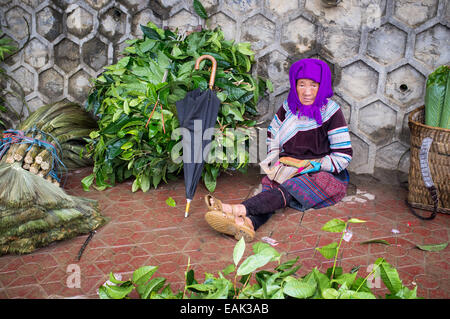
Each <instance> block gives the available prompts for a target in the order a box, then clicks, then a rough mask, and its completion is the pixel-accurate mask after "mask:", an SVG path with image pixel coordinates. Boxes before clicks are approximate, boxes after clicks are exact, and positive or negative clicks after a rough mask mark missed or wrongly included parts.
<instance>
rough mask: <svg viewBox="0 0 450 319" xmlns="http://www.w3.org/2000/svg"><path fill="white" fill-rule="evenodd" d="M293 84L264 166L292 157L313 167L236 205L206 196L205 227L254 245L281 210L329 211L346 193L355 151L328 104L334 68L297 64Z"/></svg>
mask: <svg viewBox="0 0 450 319" xmlns="http://www.w3.org/2000/svg"><path fill="white" fill-rule="evenodd" d="M289 81H290V91H289V94H288V97H287V99H286V100H285V102H284V103H283V105H282V106H281V107H280V108H279V110H278V111H277V113H276V114H275V116H274V118H273V120H272V121H271V123H270V125H269V127H268V133H267V135H268V136H267V137H268V139H267V141H268V155H267V158H266V160H264V161H263V162H268V161H270V162H272V163H273V162H276V160H277V159H278V158H282V157H291V158H295V159H299V160H310V163H311V165H312V168H309V169H304V170H302V171H300V170H299V172H298V174H296V175H295V176H294V177H291V178H289V179H287V180H285V181H283V182H281V184H280V183H277V182H275V181H273V180H270V179H269V178H268V176H264V178H263V179H262V182H261V183H262V185H263V191H262V192H261V193H259V194H257V195H256V196H253V197H251V198H249V199H247V200H245V201H244V202H242V203H241V204H238V205H228V204H224V203H221V201H220V200H218V199H215V198H214V197H212V196H211V195H207V196H206V197H205V201H206V204H207V206H208V208H209V211H208V212H207V213H206V214H205V219H206V221H207V223H208V224H209V225H210V226H211V227H212V228H214V229H215V230H217V231H219V232H221V233H224V234H227V235H231V236H234V237H235V238H236V239H237V240H239V239H240V238H241V237H244V239H245V240H246V241H251V240H253V238H254V236H255V231H256V230H257V229H258V228H259V227H260V226H261V225H263V224H264V223H265V222H266V221H267V220H268V219H269V218H270V216H272V215H273V214H274V212H275V210H277V209H280V208H284V207H287V206H289V207H291V208H294V209H297V210H300V211H305V210H307V209H310V208H314V209H318V208H322V207H327V206H331V205H334V204H336V203H337V202H339V201H340V200H341V199H342V198H343V197H344V196H345V194H346V191H347V185H348V181H349V175H348V172H347V170H346V168H347V166H348V165H349V163H350V161H351V159H352V147H351V143H350V134H349V131H348V127H347V123H346V121H345V118H344V115H343V113H342V110H341V109H340V107H339V105H338V104H336V103H335V102H334V101H332V100H330V99H328V98H329V97H331V96H332V95H333V90H332V87H331V71H330V68H329V67H328V65H327V64H326V63H325V62H323V61H321V60H317V59H303V60H299V61H297V62H295V63H294V64H293V65H292V66H291V68H290V70H289ZM275 165H283V164H279V162H277V163H276V164H275ZM273 167H274V166H272V168H273Z"/></svg>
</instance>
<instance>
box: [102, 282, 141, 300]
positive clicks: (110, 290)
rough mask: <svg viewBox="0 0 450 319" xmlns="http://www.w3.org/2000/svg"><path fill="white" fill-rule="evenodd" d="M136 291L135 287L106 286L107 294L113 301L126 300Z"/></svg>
mask: <svg viewBox="0 0 450 319" xmlns="http://www.w3.org/2000/svg"><path fill="white" fill-rule="evenodd" d="M133 289H134V287H133V285H129V286H128V285H126V286H110V285H106V286H105V290H104V291H105V292H106V294H107V295H108V296H109V297H111V298H112V299H124V298H125V297H126V296H127V295H128V294H129V293H130V292H132V291H133Z"/></svg>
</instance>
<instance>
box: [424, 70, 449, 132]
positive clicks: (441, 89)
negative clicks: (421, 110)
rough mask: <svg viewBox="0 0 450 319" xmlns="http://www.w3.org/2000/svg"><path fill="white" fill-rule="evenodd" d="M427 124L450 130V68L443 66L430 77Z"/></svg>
mask: <svg viewBox="0 0 450 319" xmlns="http://www.w3.org/2000/svg"><path fill="white" fill-rule="evenodd" d="M425 124H426V125H429V126H434V127H442V128H447V129H448V128H450V67H449V66H446V65H442V66H440V67H438V68H437V69H436V70H435V71H434V72H433V73H431V74H430V75H429V76H428V79H427V84H426V92H425Z"/></svg>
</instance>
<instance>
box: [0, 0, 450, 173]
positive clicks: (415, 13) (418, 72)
mask: <svg viewBox="0 0 450 319" xmlns="http://www.w3.org/2000/svg"><path fill="white" fill-rule="evenodd" d="M192 2H193V1H192V0H111V1H108V0H85V1H79V0H0V4H1V6H0V19H1V29H2V30H3V31H4V33H5V36H8V37H10V38H12V39H13V40H14V41H15V43H16V45H18V46H19V47H22V46H24V49H23V50H21V51H20V53H19V54H16V55H13V56H11V57H9V58H8V59H7V60H6V61H5V63H4V64H3V67H4V68H5V69H6V71H7V73H8V74H9V75H11V76H12V77H13V78H14V79H15V80H17V82H18V83H20V84H21V86H22V88H23V98H24V100H25V101H26V102H27V104H28V105H29V107H30V108H31V110H33V109H36V108H37V107H39V106H41V105H42V104H43V103H48V102H52V101H56V100H60V99H68V100H70V101H77V102H80V103H83V102H84V101H85V99H86V97H87V95H88V92H89V88H90V79H92V78H95V77H96V76H97V75H98V74H99V73H101V72H102V70H103V68H104V67H105V66H107V65H109V64H112V63H115V62H116V61H117V59H118V58H119V57H120V55H121V52H122V50H123V49H124V47H125V46H126V43H125V40H127V39H130V38H134V37H140V36H142V33H141V30H140V28H139V25H140V24H146V23H147V22H148V21H153V22H154V23H155V24H156V25H158V26H160V27H169V28H177V27H178V28H183V29H188V30H191V29H193V28H195V27H196V26H198V25H203V26H205V24H207V26H208V27H215V26H220V27H221V28H222V30H223V31H224V33H225V36H226V38H227V39H235V40H237V41H249V42H251V43H252V48H253V49H254V51H255V52H256V64H255V66H254V68H253V70H252V72H253V73H254V75H257V74H258V75H261V76H265V77H269V78H270V79H271V80H272V82H273V83H274V92H273V93H271V94H269V95H267V96H266V97H264V98H263V100H262V101H261V102H260V103H259V106H258V107H259V110H260V113H261V117H260V120H261V121H260V123H261V127H264V126H265V125H267V124H268V121H269V120H270V119H271V118H272V116H273V114H274V113H275V112H276V110H277V109H278V107H279V106H280V105H281V103H282V101H283V100H284V99H285V98H286V96H287V92H288V88H289V82H288V70H289V66H290V65H291V64H292V63H293V62H295V61H296V60H297V59H299V58H305V57H319V58H321V59H323V60H325V61H326V62H327V63H329V65H330V66H331V67H332V70H333V74H334V78H333V85H334V90H335V96H334V99H335V100H336V101H337V102H338V103H339V104H340V105H341V107H342V109H343V110H344V114H345V116H346V118H347V121H348V123H349V127H350V130H351V137H352V143H353V147H354V154H355V156H354V159H353V161H352V163H351V166H350V169H351V170H352V171H354V172H357V173H373V172H374V168H375V167H381V168H386V169H396V168H397V167H400V169H402V170H403V171H406V172H407V169H408V165H409V163H408V161H409V155H408V149H409V129H408V120H407V117H408V114H409V113H410V112H411V111H412V110H414V109H415V108H417V107H419V106H421V105H422V104H423V102H424V92H425V82H426V78H427V76H428V75H429V74H430V73H431V72H432V71H433V70H434V69H435V68H436V67H437V66H439V65H442V64H446V63H449V62H450V50H449V48H450V30H449V21H450V3H449V1H448V0H421V1H416V0H398V1H392V0H342V1H330V0H201V2H202V3H203V5H204V7H205V8H206V10H207V12H208V15H209V19H208V20H207V21H206V22H205V21H204V20H203V19H201V18H199V17H198V16H197V15H196V14H195V12H194V10H193V6H192ZM333 2H334V3H337V5H333ZM28 36H29V39H28ZM27 40H28V41H27ZM9 85H11V86H14V84H9ZM6 98H7V99H8V101H10V102H11V103H12V104H14V103H16V104H17V105H19V104H20V103H19V102H20V100H18V99H19V97H17V96H14V95H11V94H10V95H8V96H6ZM15 100H16V101H15Z"/></svg>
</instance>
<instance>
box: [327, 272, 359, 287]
mask: <svg viewBox="0 0 450 319" xmlns="http://www.w3.org/2000/svg"><path fill="white" fill-rule="evenodd" d="M355 279H356V273H352V274H349V273H343V274H341V275H339V276H336V278H335V279H333V280H332V282H337V283H338V284H340V285H342V284H344V283H345V284H346V285H347V286H348V287H351V286H352V284H353V282H354V281H355Z"/></svg>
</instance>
